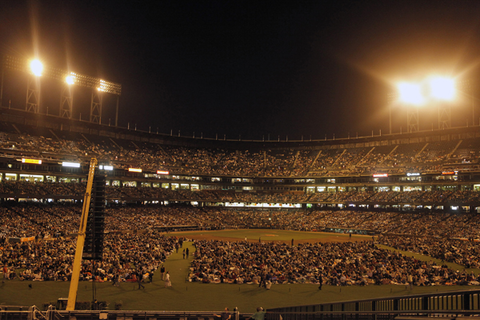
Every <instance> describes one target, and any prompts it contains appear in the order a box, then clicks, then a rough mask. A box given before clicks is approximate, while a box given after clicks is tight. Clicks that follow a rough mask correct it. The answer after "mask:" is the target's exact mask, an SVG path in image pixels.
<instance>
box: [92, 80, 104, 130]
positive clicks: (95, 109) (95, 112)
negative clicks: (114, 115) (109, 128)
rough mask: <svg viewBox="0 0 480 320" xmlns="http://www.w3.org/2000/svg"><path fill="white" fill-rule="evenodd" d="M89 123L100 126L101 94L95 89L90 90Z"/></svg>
mask: <svg viewBox="0 0 480 320" xmlns="http://www.w3.org/2000/svg"><path fill="white" fill-rule="evenodd" d="M90 122H94V123H98V124H102V94H101V93H100V92H99V91H98V90H96V89H93V90H92V103H91V105H90Z"/></svg>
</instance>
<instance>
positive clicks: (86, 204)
mask: <svg viewBox="0 0 480 320" xmlns="http://www.w3.org/2000/svg"><path fill="white" fill-rule="evenodd" d="M96 165H97V159H96V158H92V159H91V160H90V169H89V171H88V182H87V189H86V191H85V197H84V198H83V209H82V217H81V218H80V227H79V228H78V236H77V248H76V249H75V260H74V261H73V271H72V279H71V280H70V291H69V292H68V302H67V310H68V311H73V310H75V302H76V301H77V290H78V281H79V280H80V267H81V264H82V257H83V245H84V244H85V235H86V230H87V218H88V209H89V208H90V199H91V196H92V186H93V177H94V175H95V166H96Z"/></svg>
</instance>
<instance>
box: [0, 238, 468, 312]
mask: <svg viewBox="0 0 480 320" xmlns="http://www.w3.org/2000/svg"><path fill="white" fill-rule="evenodd" d="M224 232H225V233H224ZM203 233H204V232H203ZM192 234H193V233H192ZM195 234H198V233H195ZM259 234H260V235H259ZM267 234H270V235H272V234H274V235H276V236H275V237H276V239H275V240H278V241H290V240H291V239H292V238H294V239H295V240H297V239H298V240H300V239H311V237H312V235H311V234H308V233H303V232H292V231H282V230H235V231H218V233H216V235H217V236H225V237H229V238H233V237H234V235H235V237H238V238H239V239H244V238H245V237H247V238H248V237H253V238H254V239H258V237H261V238H262V241H263V240H264V239H263V237H266V236H265V235H267ZM314 234H315V235H317V237H318V238H320V237H331V236H332V234H326V235H324V234H320V233H314ZM171 235H180V234H171ZM181 235H182V236H185V237H189V233H187V232H185V233H181ZM262 235H263V236H262ZM335 236H338V237H347V238H348V235H338V234H335ZM272 237H273V236H272ZM282 237H283V238H282ZM302 237H305V238H302ZM354 238H355V236H353V237H352V239H354ZM370 239H371V238H370ZM357 240H358V239H357ZM186 246H188V247H189V250H190V252H193V251H194V247H193V245H192V243H190V242H185V243H184V248H185V247H186ZM181 251H182V250H179V252H178V253H173V254H172V255H170V256H169V258H168V259H167V261H166V262H165V267H166V269H167V270H169V271H170V274H171V280H172V287H171V288H165V287H164V283H163V282H162V281H161V279H159V278H160V276H159V274H158V273H157V274H155V275H154V281H153V283H146V284H144V285H145V289H141V290H138V289H137V288H138V285H137V284H136V283H121V284H120V286H119V287H114V286H112V285H111V283H96V298H97V299H98V300H99V301H107V303H108V308H109V309H114V307H115V304H116V303H121V304H122V309H125V310H168V311H183V310H185V311H214V310H217V311H218V310H223V308H225V307H229V308H230V309H232V308H234V307H238V308H239V310H240V311H241V312H254V311H255V308H256V307H257V306H262V307H264V308H273V307H282V306H295V305H307V304H318V303H323V302H335V301H346V300H358V299H369V298H379V297H388V296H399V295H411V294H422V293H428V292H445V291H452V290H465V289H469V287H465V286H438V287H413V289H412V290H409V289H408V288H407V287H405V286H396V285H384V286H373V285H371V286H366V287H360V286H352V287H334V286H323V289H322V290H321V291H319V290H318V287H317V286H316V285H313V284H284V285H273V286H272V289H271V290H266V289H264V288H259V287H258V286H257V285H247V284H241V285H237V284H202V283H190V282H188V281H186V279H187V275H188V268H189V266H190V261H191V260H190V259H191V257H190V259H183V258H182V254H181ZM427 258H428V259H429V260H431V258H429V257H427ZM424 259H425V257H424ZM29 284H31V285H32V288H31V289H30V288H29V287H28V285H29ZM68 289H69V283H68V282H31V281H28V282H26V281H5V282H2V283H1V285H0V305H25V306H30V305H36V306H38V307H40V308H41V307H42V306H43V304H44V303H48V302H54V301H56V300H57V298H60V297H65V298H66V297H67V296H68ZM92 296H93V295H92V283H91V282H80V284H79V290H78V296H77V300H78V301H91V300H92Z"/></svg>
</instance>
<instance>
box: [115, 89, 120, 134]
mask: <svg viewBox="0 0 480 320" xmlns="http://www.w3.org/2000/svg"><path fill="white" fill-rule="evenodd" d="M119 101H120V96H117V109H116V110H115V127H118V104H119Z"/></svg>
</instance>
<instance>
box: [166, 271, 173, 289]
mask: <svg viewBox="0 0 480 320" xmlns="http://www.w3.org/2000/svg"><path fill="white" fill-rule="evenodd" d="M171 286H172V282H171V281H170V273H169V272H168V271H167V273H166V274H165V288H167V287H171Z"/></svg>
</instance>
